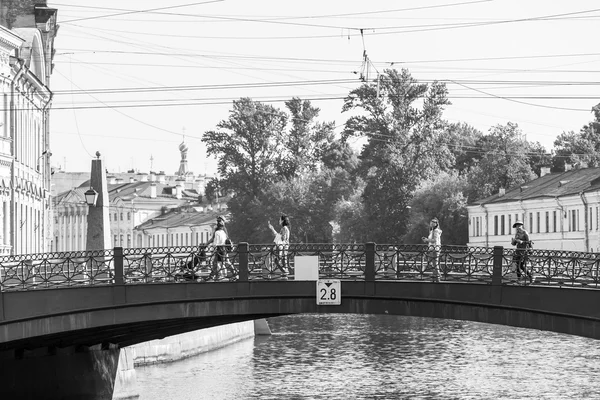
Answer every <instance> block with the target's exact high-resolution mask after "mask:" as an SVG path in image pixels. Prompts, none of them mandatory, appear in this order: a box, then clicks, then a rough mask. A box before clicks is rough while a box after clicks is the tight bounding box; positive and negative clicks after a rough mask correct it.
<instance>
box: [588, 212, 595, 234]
mask: <svg viewBox="0 0 600 400" xmlns="http://www.w3.org/2000/svg"><path fill="white" fill-rule="evenodd" d="M593 215H594V214H593V212H592V207H590V217H589V220H590V226H589V228H588V229H589V230H590V231H591V230H592V226H593V225H594V220H593Z"/></svg>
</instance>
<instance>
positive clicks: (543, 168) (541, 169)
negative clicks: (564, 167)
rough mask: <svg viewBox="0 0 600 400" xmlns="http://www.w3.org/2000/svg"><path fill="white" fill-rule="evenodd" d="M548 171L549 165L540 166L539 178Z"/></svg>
mask: <svg viewBox="0 0 600 400" xmlns="http://www.w3.org/2000/svg"><path fill="white" fill-rule="evenodd" d="M549 173H550V167H542V168H540V178H541V177H542V176H546V175H548V174H549Z"/></svg>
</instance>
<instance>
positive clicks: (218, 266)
mask: <svg viewBox="0 0 600 400" xmlns="http://www.w3.org/2000/svg"><path fill="white" fill-rule="evenodd" d="M228 239H229V236H228V234H227V229H226V228H225V220H224V219H223V217H221V216H219V217H217V227H216V229H215V232H214V233H213V237H212V238H211V239H210V241H209V242H208V244H211V243H212V245H213V246H214V247H215V253H214V255H213V271H214V274H215V278H225V277H226V275H227V269H229V267H230V266H231V265H230V263H229V259H228V256H227V241H228Z"/></svg>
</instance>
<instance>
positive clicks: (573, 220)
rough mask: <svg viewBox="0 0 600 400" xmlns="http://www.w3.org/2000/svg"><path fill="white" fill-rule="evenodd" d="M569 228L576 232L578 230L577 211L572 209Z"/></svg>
mask: <svg viewBox="0 0 600 400" xmlns="http://www.w3.org/2000/svg"><path fill="white" fill-rule="evenodd" d="M569 230H570V231H571V232H575V231H576V230H577V211H575V210H571V220H570V221H569Z"/></svg>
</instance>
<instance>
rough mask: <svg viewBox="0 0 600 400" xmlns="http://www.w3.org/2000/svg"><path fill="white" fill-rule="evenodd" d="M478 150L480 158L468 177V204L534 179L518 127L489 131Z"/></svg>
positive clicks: (499, 126)
mask: <svg viewBox="0 0 600 400" xmlns="http://www.w3.org/2000/svg"><path fill="white" fill-rule="evenodd" d="M479 147H480V148H481V152H482V153H483V156H482V158H481V160H480V161H479V162H478V163H477V164H476V165H474V166H473V167H471V168H470V169H469V171H468V173H467V177H468V179H469V183H470V188H469V190H468V199H469V201H475V200H477V199H481V198H485V197H488V196H490V195H492V194H494V193H497V192H498V190H499V189H500V188H510V187H512V186H515V185H519V184H522V183H524V182H528V181H530V180H532V179H535V178H536V176H535V174H534V173H533V171H532V169H531V166H530V158H529V155H528V151H529V146H528V144H527V142H526V141H525V140H524V139H523V132H522V131H521V130H520V129H519V127H518V125H517V124H515V123H512V122H508V123H507V124H506V125H496V126H495V127H492V128H490V131H489V134H488V135H486V136H484V137H483V138H482V140H481V142H480V143H479Z"/></svg>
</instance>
